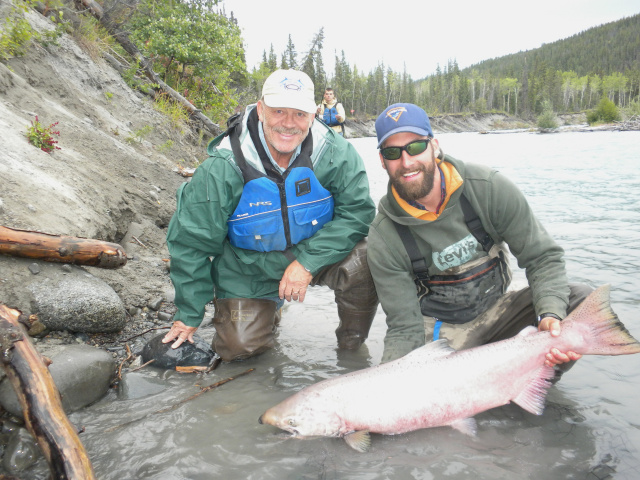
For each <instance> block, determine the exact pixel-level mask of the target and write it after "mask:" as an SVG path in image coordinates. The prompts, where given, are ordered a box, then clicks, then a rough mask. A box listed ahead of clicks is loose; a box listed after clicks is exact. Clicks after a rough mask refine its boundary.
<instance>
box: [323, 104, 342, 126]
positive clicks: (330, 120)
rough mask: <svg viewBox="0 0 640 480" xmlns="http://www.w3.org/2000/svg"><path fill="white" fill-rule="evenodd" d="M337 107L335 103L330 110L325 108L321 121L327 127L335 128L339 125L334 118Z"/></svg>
mask: <svg viewBox="0 0 640 480" xmlns="http://www.w3.org/2000/svg"><path fill="white" fill-rule="evenodd" d="M337 106H338V104H337V103H336V104H335V105H334V106H333V107H331V108H329V107H325V109H324V113H323V114H322V121H323V122H324V123H326V124H327V125H329V126H330V127H335V126H337V125H340V122H339V121H338V119H337V118H336V115H338V110H337V109H336V107H337Z"/></svg>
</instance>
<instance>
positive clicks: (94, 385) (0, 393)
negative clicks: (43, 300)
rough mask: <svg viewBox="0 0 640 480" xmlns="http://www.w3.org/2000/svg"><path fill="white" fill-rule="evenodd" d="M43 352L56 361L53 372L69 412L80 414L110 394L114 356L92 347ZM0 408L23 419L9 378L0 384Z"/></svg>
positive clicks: (64, 347)
mask: <svg viewBox="0 0 640 480" xmlns="http://www.w3.org/2000/svg"><path fill="white" fill-rule="evenodd" d="M39 350H40V353H42V354H43V355H44V356H45V357H47V358H50V359H51V360H52V361H53V363H52V364H51V365H50V366H49V372H51V376H52V378H53V381H54V383H55V384H56V387H57V388H58V391H59V392H60V395H61V397H62V406H63V408H64V411H65V412H67V413H71V412H73V411H76V410H79V409H80V408H82V407H85V406H87V405H89V404H91V403H93V402H95V401H97V400H99V399H100V398H102V397H103V396H104V395H105V394H106V393H107V391H108V390H109V387H110V385H111V381H112V379H113V375H114V372H115V360H114V359H113V357H112V356H111V354H110V353H108V352H106V351H104V350H101V349H99V348H95V347H90V346H88V345H54V346H42V347H41V348H40V347H39ZM0 405H2V406H3V407H4V408H5V410H7V411H9V412H10V413H12V414H13V415H15V416H16V417H22V406H21V405H20V402H19V401H18V397H17V395H16V393H15V391H14V389H13V386H12V385H11V383H10V382H9V380H8V379H7V378H5V379H4V380H3V381H2V383H0Z"/></svg>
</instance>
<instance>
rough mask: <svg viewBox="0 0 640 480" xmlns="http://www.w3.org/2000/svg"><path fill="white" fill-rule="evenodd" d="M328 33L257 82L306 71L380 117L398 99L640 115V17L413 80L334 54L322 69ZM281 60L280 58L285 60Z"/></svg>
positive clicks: (270, 58) (361, 110)
mask: <svg viewBox="0 0 640 480" xmlns="http://www.w3.org/2000/svg"><path fill="white" fill-rule="evenodd" d="M322 40H323V32H322V30H320V32H318V33H317V34H316V36H315V37H314V41H313V42H312V46H311V47H310V49H309V50H308V51H307V52H306V53H305V54H304V55H303V56H302V58H301V59H300V60H297V57H296V55H295V46H294V45H293V42H292V40H291V38H289V45H288V47H287V50H286V51H285V52H282V54H281V55H280V56H278V55H277V54H276V53H275V52H274V51H273V48H271V50H270V52H269V53H267V52H266V50H265V52H264V56H263V62H262V64H261V66H260V68H259V69H256V70H254V72H253V75H254V78H255V77H256V76H257V77H260V76H262V75H267V74H268V73H269V72H271V71H273V70H274V69H275V68H278V67H288V66H294V67H298V68H302V69H303V70H304V71H306V72H307V73H308V74H309V75H310V76H311V77H312V78H313V79H314V80H315V82H316V84H317V88H318V90H319V92H318V96H319V95H320V94H321V91H322V86H323V85H327V86H331V87H333V88H335V89H336V90H337V92H338V95H339V97H340V99H341V101H342V102H343V103H344V105H345V107H346V109H347V111H350V110H354V111H355V113H356V115H358V114H365V115H376V114H377V113H379V112H380V111H382V110H383V109H384V108H385V107H386V106H387V105H389V104H391V103H395V102H412V103H417V104H419V105H420V106H422V107H423V108H425V109H426V110H427V111H428V112H429V113H430V114H433V115H437V114H440V113H485V112H490V111H503V112H507V113H510V114H513V115H517V116H524V117H532V116H537V115H539V114H541V113H543V112H544V111H545V110H549V111H553V112H556V113H572V112H583V111H586V110H589V109H594V108H596V107H597V106H598V105H599V104H600V102H601V101H602V99H603V98H605V99H606V100H607V101H609V102H612V103H613V104H614V107H615V108H620V109H626V110H625V111H626V113H627V115H626V116H630V115H633V114H636V115H637V114H638V113H640V104H639V102H638V94H639V86H640V14H639V15H635V16H633V17H630V18H624V19H622V20H619V21H617V22H612V23H609V24H606V25H602V26H599V27H595V28H592V29H589V30H587V31H584V32H581V33H577V34H576V35H573V36H572V37H570V38H567V39H563V40H558V41H557V42H554V43H551V44H547V45H543V46H542V47H540V48H537V49H534V50H529V51H526V52H519V53H514V54H512V55H507V56H505V57H500V58H494V59H491V60H486V61H484V62H481V63H480V64H477V65H473V66H471V67H469V68H465V69H460V68H459V66H458V64H457V62H456V61H455V59H454V60H452V61H451V62H449V64H448V65H446V66H444V67H442V68H438V70H437V71H436V73H435V74H434V75H431V76H429V77H427V78H424V79H421V80H413V79H412V78H411V76H410V75H408V74H407V73H406V72H394V71H393V70H391V69H389V68H386V67H385V65H384V64H382V63H381V64H379V65H378V66H377V67H376V68H375V69H374V70H372V71H370V72H368V73H367V72H362V71H358V69H357V68H356V67H351V65H350V63H349V60H348V59H346V58H345V56H344V52H343V53H342V56H340V57H338V56H336V57H335V64H334V73H333V75H328V74H327V73H326V72H325V70H326V68H325V66H324V65H323V64H322V56H321V55H320V53H321V52H322ZM278 59H280V61H278Z"/></svg>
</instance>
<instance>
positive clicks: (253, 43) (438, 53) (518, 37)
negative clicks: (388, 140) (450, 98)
mask: <svg viewBox="0 0 640 480" xmlns="http://www.w3.org/2000/svg"><path fill="white" fill-rule="evenodd" d="M221 3H222V4H223V5H224V8H225V11H226V12H227V15H228V14H229V13H230V12H231V11H233V13H234V16H235V17H236V18H237V20H238V25H239V26H240V28H241V30H242V37H243V39H244V43H245V51H246V58H247V67H248V68H249V71H251V70H252V68H253V67H254V66H257V65H258V64H259V62H260V61H261V60H262V52H263V51H266V52H267V54H268V53H269V50H270V46H271V44H273V47H274V51H275V53H276V55H277V57H278V63H280V57H281V55H282V52H284V50H285V48H286V45H287V41H288V38H289V34H291V39H292V41H293V43H294V45H295V48H296V51H297V52H298V54H299V57H298V58H299V59H300V58H301V55H300V54H301V53H304V52H307V51H308V50H309V47H310V44H311V41H312V39H313V37H314V36H315V34H316V33H317V32H318V31H319V30H320V28H321V27H324V35H325V41H324V48H323V52H324V59H325V69H326V70H327V73H329V74H332V72H333V68H334V65H335V60H334V59H335V55H334V52H336V51H337V53H338V56H341V52H342V50H344V52H345V58H346V60H347V62H349V64H350V66H351V67H352V68H353V67H354V66H357V67H358V70H359V71H361V72H364V73H369V72H370V71H371V70H373V69H374V68H375V67H376V66H377V65H378V63H380V62H384V64H385V66H389V67H391V68H392V69H393V70H394V71H396V72H402V71H404V68H405V66H406V70H407V72H408V73H409V74H410V75H411V76H412V78H413V79H414V80H417V79H419V78H423V77H425V76H427V75H431V74H433V73H435V70H436V68H437V66H438V65H440V66H441V67H445V66H446V65H447V63H448V61H449V60H453V59H455V60H457V62H458V65H459V66H460V68H464V67H468V66H470V65H472V64H474V63H478V62H480V61H482V60H486V59H489V58H494V57H500V56H503V55H507V54H509V53H517V52H519V51H524V50H531V49H534V48H537V47H540V46H541V45H542V44H543V43H551V42H554V41H556V40H560V39H563V38H567V37H570V36H571V35H574V34H577V33H580V32H581V31H583V30H587V29H589V28H591V27H595V26H598V25H602V24H604V23H609V22H612V21H615V20H620V19H622V18H624V17H630V16H633V15H635V14H638V13H640V0H536V1H530V2H524V1H518V0H488V1H484V2H482V1H478V0H474V1H471V0H444V1H442V0H441V1H438V2H435V1H429V0H337V1H328V2H326V1H325V2H315V1H314V2H312V1H308V0H222V2H221Z"/></svg>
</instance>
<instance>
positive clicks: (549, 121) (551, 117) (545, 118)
mask: <svg viewBox="0 0 640 480" xmlns="http://www.w3.org/2000/svg"><path fill="white" fill-rule="evenodd" d="M538 128H541V129H545V130H553V129H556V128H558V117H556V114H555V112H554V111H553V107H552V106H551V102H549V101H545V102H544V103H543V104H542V113H541V114H540V116H539V117H538Z"/></svg>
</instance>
